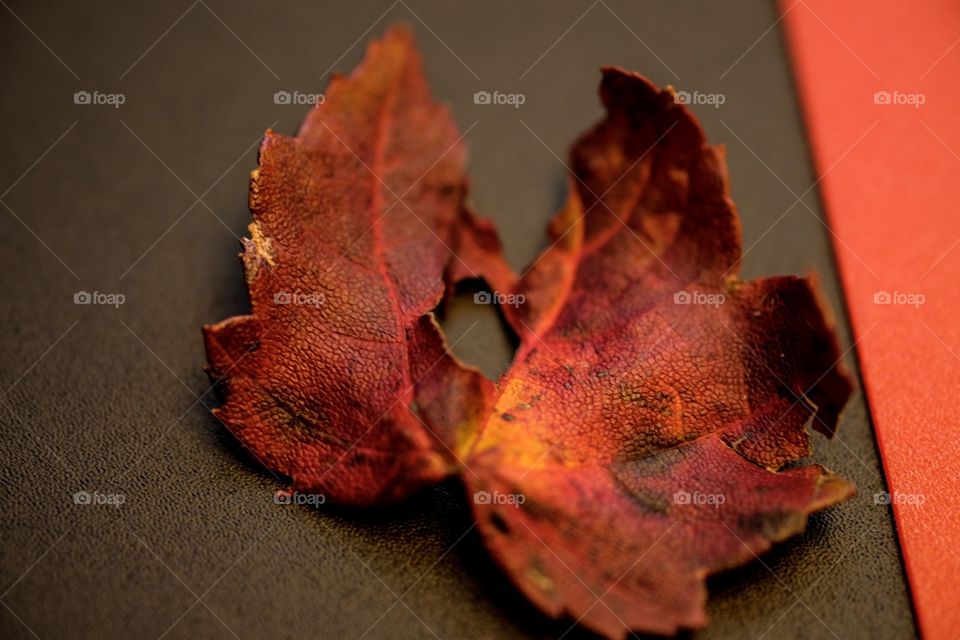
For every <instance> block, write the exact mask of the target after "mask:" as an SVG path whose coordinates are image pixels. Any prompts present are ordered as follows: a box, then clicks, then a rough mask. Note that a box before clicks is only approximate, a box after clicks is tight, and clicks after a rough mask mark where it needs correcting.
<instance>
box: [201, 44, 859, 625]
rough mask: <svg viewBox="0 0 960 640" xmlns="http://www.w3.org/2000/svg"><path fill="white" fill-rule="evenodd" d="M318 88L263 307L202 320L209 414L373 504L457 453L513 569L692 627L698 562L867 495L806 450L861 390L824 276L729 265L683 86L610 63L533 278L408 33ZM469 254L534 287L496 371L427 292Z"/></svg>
mask: <svg viewBox="0 0 960 640" xmlns="http://www.w3.org/2000/svg"><path fill="white" fill-rule="evenodd" d="M326 96H327V100H326V102H325V103H324V104H323V105H321V106H319V107H317V108H316V109H315V110H314V111H312V112H311V114H310V115H309V117H308V118H307V120H306V122H305V123H304V125H303V127H302V128H301V131H300V133H299V134H298V136H297V137H296V138H287V137H284V136H280V135H277V134H274V133H268V134H267V137H266V139H265V140H264V143H263V146H262V148H261V155H260V167H259V168H258V170H257V171H256V172H255V173H254V177H253V181H252V186H251V196H250V199H251V210H252V212H253V216H254V222H253V224H252V225H251V239H250V240H248V241H245V250H244V253H243V261H244V267H245V272H246V277H247V284H248V288H249V291H250V298H251V304H252V313H251V314H250V315H249V316H242V317H239V318H232V319H230V320H227V321H224V322H222V323H220V324H218V325H214V326H212V327H207V328H206V342H207V350H208V356H209V360H210V372H211V376H212V377H213V378H215V379H218V380H220V379H223V380H224V382H225V384H226V401H225V403H224V405H223V406H222V407H220V408H219V409H218V410H217V411H218V415H219V417H220V418H221V419H222V420H223V421H224V423H225V424H226V425H227V426H228V427H229V428H230V430H231V431H232V432H233V433H234V434H235V435H236V436H237V437H238V438H239V439H240V440H241V442H243V443H244V444H245V445H246V446H247V447H249V448H250V449H251V450H252V451H253V452H254V453H255V454H256V455H257V456H258V457H259V458H260V459H261V460H262V461H263V462H264V464H266V465H267V466H269V467H270V468H271V469H273V470H275V471H277V472H280V473H283V474H285V475H287V476H290V477H291V479H292V483H293V488H294V489H297V490H301V491H304V490H311V491H320V492H323V493H325V494H326V495H327V496H328V498H329V499H330V500H331V501H335V502H340V503H349V504H370V503H375V502H382V501H387V500H391V499H398V498H402V497H403V496H405V495H407V494H409V493H410V492H411V491H414V490H416V489H417V488H419V487H422V486H423V485H425V484H429V483H431V482H436V481H438V480H439V479H441V478H443V477H445V476H448V475H453V474H457V475H459V476H460V477H461V478H462V480H463V483H464V484H465V485H466V487H467V492H468V495H469V497H470V499H471V501H472V503H473V509H474V514H475V517H476V519H477V522H478V525H479V530H480V532H481V536H482V537H483V540H484V542H485V544H486V545H487V547H488V548H489V549H490V551H491V553H492V554H493V556H494V558H495V559H496V560H497V561H498V563H499V564H500V565H501V566H502V567H503V569H504V570H505V571H506V573H507V574H508V575H509V576H510V578H511V579H512V580H513V582H514V583H515V584H516V585H517V586H518V588H519V589H520V590H521V591H522V592H523V593H524V594H525V595H526V596H527V597H528V598H529V599H530V600H531V601H533V602H534V603H535V604H536V605H537V606H538V607H539V608H540V609H542V610H543V611H544V612H546V613H547V614H549V615H551V616H561V615H568V616H570V617H571V618H573V619H574V620H576V621H578V622H579V623H581V624H583V625H585V626H587V627H589V628H591V629H593V630H595V631H598V632H600V633H602V634H604V635H606V636H609V637H621V636H623V635H625V634H626V633H627V632H628V631H630V630H639V631H648V632H657V633H673V632H676V631H677V630H678V629H680V628H695V627H698V626H702V625H703V624H705V622H706V619H705V614H704V602H705V598H706V590H705V586H704V579H705V576H706V575H708V574H710V573H714V572H717V571H720V570H722V569H725V568H728V567H732V566H736V565H739V564H742V563H745V562H747V561H749V560H751V559H752V558H753V557H754V556H755V554H759V553H761V552H763V551H764V550H766V549H767V548H769V547H770V545H771V544H772V543H773V542H776V541H779V540H782V539H784V538H786V537H788V536H790V535H792V534H795V533H797V532H799V531H801V530H802V529H803V527H804V525H805V522H806V516H807V514H809V513H811V512H813V511H815V510H817V509H821V508H823V507H826V506H829V505H831V504H835V503H837V502H839V501H841V500H843V499H845V498H847V497H849V496H850V495H852V494H853V492H854V488H853V486H852V485H851V484H850V483H848V482H847V481H845V480H843V479H841V478H839V477H838V476H835V475H833V474H831V473H829V472H827V471H826V470H824V469H823V468H821V467H819V466H817V465H801V464H799V461H801V460H802V459H803V458H805V457H807V456H809V455H810V453H811V449H810V436H809V434H808V433H807V430H806V426H805V425H806V424H807V423H808V422H810V421H811V419H812V426H813V428H814V429H817V430H818V431H820V432H822V433H824V434H825V435H827V436H830V435H832V434H833V432H834V430H835V428H836V424H837V419H838V414H839V412H840V410H841V409H842V407H843V405H844V404H845V403H846V400H847V398H848V396H849V394H850V392H851V389H852V387H851V382H850V379H849V375H848V374H847V372H846V370H845V368H844V367H843V364H842V363H841V362H840V360H841V358H840V353H839V349H838V346H837V340H836V337H835V335H834V333H833V329H832V326H831V321H830V320H829V318H828V317H827V314H826V312H825V311H824V310H823V308H822V306H821V304H820V300H819V297H818V294H817V292H816V288H815V285H814V283H812V282H811V281H810V280H807V279H801V278H794V277H778V278H770V279H765V280H759V281H754V282H742V281H740V280H738V279H737V277H736V273H737V265H738V262H739V260H740V253H741V249H740V232H739V222H738V219H737V215H736V212H735V210H734V207H733V203H732V202H731V200H730V197H729V189H728V184H727V176H726V164H725V160H724V156H723V152H722V150H721V149H718V148H715V147H711V146H709V145H707V144H706V142H705V139H704V135H703V132H702V130H701V128H700V126H699V125H698V124H697V123H696V122H695V121H694V119H693V118H692V116H691V115H690V113H689V112H688V110H687V109H686V108H685V107H684V106H682V105H679V104H676V103H675V101H674V99H673V94H672V91H670V90H660V89H658V88H656V87H654V86H653V85H652V84H651V83H649V82H648V81H647V80H645V79H644V78H642V77H640V76H638V75H636V74H631V73H627V72H624V71H621V70H619V69H606V70H604V74H603V82H602V85H601V97H602V100H603V103H604V105H605V107H606V109H607V116H606V118H605V119H604V120H603V121H602V122H600V123H599V124H598V125H597V126H596V127H594V128H593V129H592V130H591V131H589V132H588V133H587V134H585V135H584V136H583V137H581V138H580V139H579V140H578V142H577V143H576V144H575V146H574V148H573V150H572V153H571V157H570V166H571V168H572V171H573V175H572V176H571V178H570V196H569V198H568V200H567V202H566V204H565V205H564V207H563V208H562V210H561V211H560V212H559V213H558V214H557V216H556V217H555V218H554V220H553V222H552V223H551V225H550V246H549V248H548V249H546V250H545V251H544V252H543V253H542V254H541V256H540V257H539V258H538V259H537V261H536V262H535V263H534V265H533V266H532V267H531V268H530V269H529V270H528V271H527V272H526V273H525V274H524V275H523V276H522V277H521V278H520V279H515V278H514V276H513V274H512V273H511V272H510V270H509V268H508V267H507V266H506V265H505V264H504V263H503V261H502V260H501V259H500V250H499V243H498V241H497V239H496V234H495V233H494V231H493V230H492V228H491V227H490V226H489V224H488V223H486V222H484V221H479V220H477V219H475V218H474V217H473V216H472V215H471V214H470V212H469V211H468V209H467V208H466V207H465V206H464V203H463V199H464V196H465V193H466V188H465V184H466V179H465V177H464V173H463V167H462V163H463V159H462V158H463V150H462V147H461V145H460V142H459V139H458V135H457V133H456V130H455V128H454V125H453V124H452V122H451V120H450V118H449V116H448V115H447V113H446V112H445V111H443V110H442V109H441V108H439V107H438V106H437V105H436V104H435V103H434V102H433V100H432V99H431V98H430V97H429V95H428V92H427V89H426V86H425V82H424V80H423V77H422V74H421V72H420V69H419V63H418V59H417V55H416V53H415V52H414V50H413V48H412V44H411V41H410V39H409V36H407V35H406V34H405V33H404V32H401V31H391V32H390V33H389V34H388V35H387V36H386V37H385V38H384V39H383V40H382V41H380V42H379V43H376V44H374V45H373V46H372V47H371V48H370V51H369V52H368V55H367V60H366V62H365V63H364V64H363V65H362V66H361V67H360V68H359V69H358V70H357V71H356V72H355V73H354V74H353V75H352V76H350V77H349V78H336V79H335V80H334V81H333V82H332V83H331V85H330V88H329V89H328V92H327V94H326ZM478 275H479V276H483V277H485V278H486V279H487V280H488V282H490V283H491V284H492V285H493V286H494V287H495V288H496V289H498V290H499V291H500V292H502V293H504V292H509V293H514V294H518V297H517V298H515V299H521V298H519V295H520V294H522V296H523V298H522V299H523V300H525V303H524V304H521V305H519V306H516V307H513V306H508V307H505V308H504V314H505V316H506V318H507V320H508V322H509V323H510V325H511V327H512V328H513V329H514V331H515V332H516V333H517V335H518V336H519V337H520V346H519V349H518V351H517V354H516V356H515V360H514V363H513V365H512V366H511V368H510V369H509V371H508V372H507V373H506V374H504V375H503V376H502V378H501V379H500V380H499V381H498V382H497V384H496V385H494V384H493V383H491V382H489V381H488V380H486V379H484V378H483V377H482V376H481V375H480V374H479V373H478V372H476V371H475V370H473V369H471V368H469V367H466V366H464V365H462V364H460V363H459V362H458V361H456V359H455V358H453V357H452V356H451V355H449V353H448V349H447V347H446V345H445V342H444V338H443V336H442V334H441V331H440V329H439V327H438V326H437V324H436V322H435V320H434V318H433V315H432V310H433V309H434V308H435V307H436V306H437V304H438V303H439V302H440V300H441V299H442V296H443V292H444V290H445V287H448V286H449V285H450V284H451V283H452V282H454V281H456V280H458V279H461V278H464V277H471V276H478ZM310 294H316V295H315V297H314V298H313V299H311V298H309V297H305V296H309V295H310ZM284 296H286V297H284Z"/></svg>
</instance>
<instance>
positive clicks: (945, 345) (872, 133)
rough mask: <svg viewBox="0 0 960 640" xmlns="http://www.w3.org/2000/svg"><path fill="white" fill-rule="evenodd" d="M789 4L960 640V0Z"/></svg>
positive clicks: (878, 390)
mask: <svg viewBox="0 0 960 640" xmlns="http://www.w3.org/2000/svg"><path fill="white" fill-rule="evenodd" d="M782 9H783V11H784V13H785V17H784V24H785V28H786V32H787V36H788V39H789V40H790V44H791V50H792V53H793V58H794V65H795V70H796V75H797V81H798V86H799V92H800V98H801V102H802V104H803V107H804V109H805V112H806V118H807V124H808V128H809V132H810V137H811V140H812V145H813V150H814V159H815V162H816V166H817V172H818V176H821V177H822V181H821V182H820V188H821V189H822V193H823V198H824V202H825V205H826V209H827V212H828V215H829V218H830V223H831V227H832V230H833V233H834V246H835V248H836V252H837V257H838V262H839V266H840V272H841V277H842V280H843V284H844V287H845V289H846V297H847V304H848V306H849V309H850V316H851V319H852V323H853V329H854V333H855V338H856V340H857V341H858V342H857V350H858V352H859V355H860V363H861V367H862V374H863V378H864V383H865V386H866V390H867V395H868V399H869V402H870V408H871V410H872V414H873V420H874V428H875V430H876V434H877V441H878V443H879V446H880V450H881V454H882V457H883V463H884V467H885V470H886V475H887V480H888V484H889V491H890V500H891V502H892V503H893V510H894V516H895V518H896V522H897V528H898V533H899V536H900V541H901V545H902V548H903V554H904V559H905V563H906V568H907V574H908V578H909V581H910V587H911V590H912V592H913V596H914V602H915V606H916V612H917V617H918V620H919V624H920V628H921V632H922V633H923V635H924V636H925V637H926V638H928V639H930V640H939V639H941V638H943V639H946V638H950V639H951V640H953V639H955V638H957V637H958V636H960V606H958V605H960V577H958V576H960V549H958V548H957V546H958V544H960V498H958V496H960V474H958V473H957V460H958V458H960V446H958V441H960V438H958V436H960V420H958V418H957V411H958V408H957V405H958V393H957V389H958V383H960V3H957V2H956V0H929V1H927V2H923V3H917V2H909V3H905V2H891V1H889V0H884V1H881V2H877V1H876V0H850V1H847V2H830V1H829V0H801V1H799V2H794V1H793V0H786V1H785V2H783V4H782ZM839 437H840V438H841V439H842V437H843V432H842V431H841V433H840V435H839ZM868 498H869V499H874V497H873V496H868ZM877 498H878V501H882V500H883V499H884V498H885V496H882V495H881V496H877Z"/></svg>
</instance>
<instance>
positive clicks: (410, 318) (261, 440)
mask: <svg viewBox="0 0 960 640" xmlns="http://www.w3.org/2000/svg"><path fill="white" fill-rule="evenodd" d="M460 137H461V136H460V134H459V133H458V132H457V128H456V125H455V124H454V122H453V120H452V118H451V117H450V114H449V113H448V111H447V110H446V109H445V108H443V107H441V106H440V105H438V104H437V103H436V102H435V101H434V100H433V99H432V98H431V96H430V93H429V89H428V88H427V85H426V81H425V79H424V77H423V74H422V72H421V69H420V58H419V54H418V53H417V52H416V51H415V49H414V47H413V44H412V40H411V38H410V36H409V35H408V34H406V33H404V32H402V31H394V32H392V33H390V35H388V36H387V37H386V38H384V39H383V40H382V41H380V42H377V43H374V44H373V45H371V47H370V50H369V52H368V54H367V59H366V61H365V62H364V63H363V64H362V65H361V66H360V68H358V69H357V70H356V72H354V73H353V74H352V75H351V76H350V77H340V76H337V77H334V79H333V80H332V81H331V82H330V85H329V87H328V88H327V92H326V94H325V100H324V101H323V103H322V104H319V105H317V106H316V108H314V109H313V110H312V111H311V112H310V114H309V115H308V116H307V118H306V120H305V121H304V123H303V125H302V126H301V128H300V131H299V132H298V134H297V136H296V137H292V138H291V137H288V136H284V135H280V134H277V133H274V132H273V131H268V132H267V133H266V136H265V137H264V140H263V143H262V144H261V146H260V166H259V167H258V168H257V169H256V170H255V171H254V172H253V174H252V176H251V182H250V210H251V212H252V214H253V223H252V224H251V225H250V239H249V240H244V242H243V245H244V247H243V253H242V254H241V258H242V261H243V266H244V272H245V275H246V281H247V288H248V290H249V294H250V304H251V307H252V310H251V313H250V315H246V316H239V317H236V318H230V319H228V320H225V321H223V322H221V323H219V324H216V325H212V326H208V327H205V328H204V337H205V342H206V348H207V354H208V360H209V373H210V375H211V377H212V378H213V379H215V380H221V379H223V380H224V382H225V384H226V402H225V403H224V404H223V406H221V407H219V408H218V409H216V410H215V414H216V415H217V416H218V417H219V418H220V419H221V420H222V421H223V422H224V423H225V424H226V425H227V426H228V427H229V428H230V430H231V432H232V433H233V434H234V435H235V436H236V437H237V438H238V439H239V440H240V441H241V442H242V443H243V444H244V445H245V446H246V447H248V448H249V449H250V450H251V451H252V452H253V454H254V455H255V456H256V457H257V458H258V459H260V460H261V461H262V462H263V463H264V464H265V465H267V466H268V467H270V468H271V469H273V470H274V471H276V472H278V473H282V474H284V475H286V476H289V477H290V478H291V479H292V480H293V487H294V488H295V489H298V490H300V491H316V492H322V493H324V494H326V495H327V496H328V498H330V499H331V500H333V501H336V502H341V503H351V504H368V503H371V502H382V501H389V500H393V499H396V498H398V497H402V496H404V495H406V494H408V493H409V492H410V491H412V490H415V489H416V488H418V487H420V486H423V485H425V484H432V483H435V482H437V481H438V480H440V479H441V478H443V477H445V476H447V475H449V474H450V473H452V472H453V471H454V466H453V464H452V463H451V462H450V461H451V459H452V456H450V455H449V452H445V451H443V447H441V446H438V442H437V440H436V439H435V438H434V437H433V436H432V435H431V434H430V429H429V428H428V426H427V425H428V424H430V422H431V421H432V420H433V419H434V418H433V413H435V412H436V413H437V414H438V417H440V418H442V419H443V420H444V421H447V420H450V421H453V422H445V423H444V424H446V425H451V426H453V425H456V424H457V422H458V421H465V420H467V419H472V418H473V416H472V415H471V414H470V407H469V405H458V406H452V407H450V408H444V409H440V408H439V407H438V408H436V409H434V408H432V407H433V405H435V404H436V403H429V406H422V407H421V410H420V411H419V412H418V411H413V410H412V408H413V406H414V404H415V403H416V402H417V401H418V400H420V395H421V394H422V393H428V394H429V393H431V392H432V391H431V390H430V389H425V390H424V389H423V387H424V385H427V384H429V383H431V382H432V379H433V377H435V376H437V375H440V374H441V373H442V374H444V376H445V379H446V384H447V385H455V384H461V385H462V386H463V387H464V393H465V394H467V393H468V392H472V390H473V389H474V388H485V387H491V386H492V385H490V383H489V382H488V381H486V380H484V379H483V377H482V376H480V374H479V373H477V372H476V371H474V370H472V369H467V368H463V367H460V366H459V365H457V364H456V363H454V362H453V361H452V359H451V358H450V356H444V357H443V358H442V359H441V362H437V356H436V354H438V353H439V354H441V355H442V354H444V352H445V349H444V347H443V342H442V338H441V336H440V333H439V330H438V328H437V327H436V326H435V324H434V322H433V319H432V314H431V313H430V312H431V310H432V309H433V308H434V307H436V306H437V303H438V302H439V301H440V299H441V297H442V296H443V293H444V289H445V286H446V281H445V274H446V273H447V272H448V271H449V272H451V273H454V272H455V273H456V274H458V275H459V276H462V275H464V274H481V275H482V274H484V273H486V272H487V271H488V269H487V266H486V264H484V262H486V261H488V262H489V263H490V264H491V265H495V267H494V269H495V270H494V271H491V272H492V273H495V274H500V273H501V272H502V270H503V269H504V267H503V266H502V262H501V263H499V264H500V265H501V266H496V265H497V263H496V262H495V259H496V256H497V255H498V253H499V245H498V244H497V241H496V237H495V236H491V231H490V227H489V223H484V222H482V221H477V220H475V219H473V217H472V216H471V214H470V213H469V212H468V211H467V210H466V208H465V207H464V204H463V201H464V196H465V194H466V189H467V187H466V185H467V179H466V176H465V174H464V169H463V165H464V155H465V151H464V148H463V145H462V143H461V141H460ZM481 248H482V249H485V250H486V251H489V252H491V256H492V258H491V259H490V260H487V258H486V256H485V254H484V252H483V251H481V250H480V249H481ZM458 250H459V251H460V252H461V254H462V255H461V256H459V257H454V256H455V255H456V253H455V252H456V251H458ZM471 263H472V264H471ZM497 269H498V270H499V271H497ZM454 378H456V379H459V380H462V381H461V382H460V383H458V382H457V380H455V379H454ZM473 395H476V394H473ZM460 413H462V414H463V415H459V414H460Z"/></svg>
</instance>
